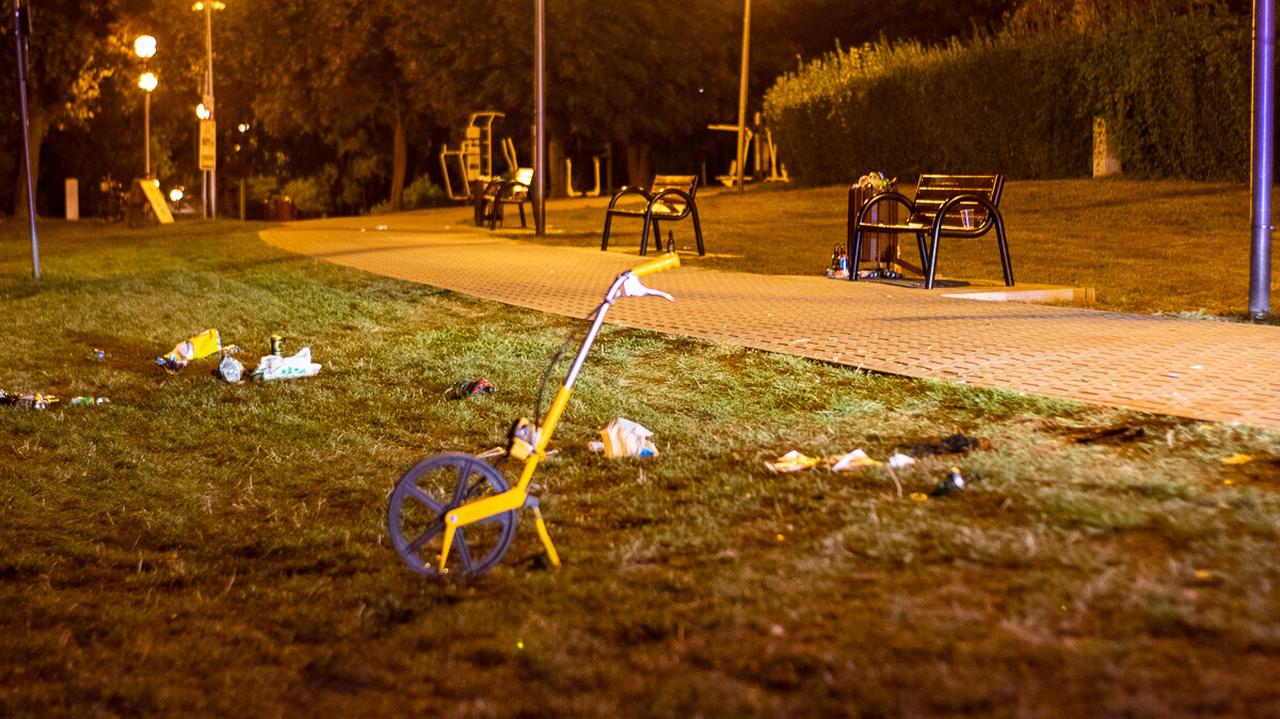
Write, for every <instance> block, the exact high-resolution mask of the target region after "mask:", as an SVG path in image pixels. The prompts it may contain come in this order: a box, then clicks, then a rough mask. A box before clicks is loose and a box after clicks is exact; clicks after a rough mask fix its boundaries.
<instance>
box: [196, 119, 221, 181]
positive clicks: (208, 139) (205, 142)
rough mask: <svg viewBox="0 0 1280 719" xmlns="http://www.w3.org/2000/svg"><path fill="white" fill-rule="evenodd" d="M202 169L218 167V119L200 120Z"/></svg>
mask: <svg viewBox="0 0 1280 719" xmlns="http://www.w3.org/2000/svg"><path fill="white" fill-rule="evenodd" d="M200 169H201V170H216V169H218V121H217V120H201V121H200Z"/></svg>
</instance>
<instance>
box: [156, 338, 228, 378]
mask: <svg viewBox="0 0 1280 719" xmlns="http://www.w3.org/2000/svg"><path fill="white" fill-rule="evenodd" d="M221 349H222V338H221V337H220V336H218V330H216V329H207V330H205V331H204V332H201V333H200V334H197V335H192V336H191V337H188V338H187V339H185V340H183V341H182V342H179V343H178V344H177V345H175V346H174V348H173V349H171V350H169V352H168V354H163V355H160V356H159V357H157V358H156V364H158V365H160V366H161V367H164V368H165V370H167V371H169V372H177V371H178V370H180V369H182V368H183V367H186V366H187V364H188V363H190V362H191V361H192V360H198V359H203V358H205V357H208V356H209V355H211V354H216V353H217V352H219V351H220V350H221Z"/></svg>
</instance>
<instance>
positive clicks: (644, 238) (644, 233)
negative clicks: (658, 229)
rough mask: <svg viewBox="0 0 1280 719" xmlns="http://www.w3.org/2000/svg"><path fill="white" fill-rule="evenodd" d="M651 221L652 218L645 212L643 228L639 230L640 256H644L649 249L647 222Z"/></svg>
mask: <svg viewBox="0 0 1280 719" xmlns="http://www.w3.org/2000/svg"><path fill="white" fill-rule="evenodd" d="M652 221H653V218H652V217H651V216H650V215H649V213H647V212H646V213H645V215H644V229H643V230H640V256H641V257H644V256H645V254H646V253H648V251H649V224H650V223H651V222H652Z"/></svg>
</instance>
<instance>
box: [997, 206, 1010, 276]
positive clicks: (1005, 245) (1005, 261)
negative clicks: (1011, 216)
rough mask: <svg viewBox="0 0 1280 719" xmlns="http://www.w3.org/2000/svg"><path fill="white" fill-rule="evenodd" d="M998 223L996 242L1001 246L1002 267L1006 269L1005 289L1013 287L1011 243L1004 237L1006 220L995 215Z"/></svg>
mask: <svg viewBox="0 0 1280 719" xmlns="http://www.w3.org/2000/svg"><path fill="white" fill-rule="evenodd" d="M994 219H995V222H996V242H997V243H998V244H999V245H1000V266H1001V268H1003V269H1004V285H1005V287H1013V263H1011V262H1010V261H1009V241H1008V240H1007V239H1006V238H1005V236H1004V220H1002V219H1001V218H1000V215H998V214H997V215H994Z"/></svg>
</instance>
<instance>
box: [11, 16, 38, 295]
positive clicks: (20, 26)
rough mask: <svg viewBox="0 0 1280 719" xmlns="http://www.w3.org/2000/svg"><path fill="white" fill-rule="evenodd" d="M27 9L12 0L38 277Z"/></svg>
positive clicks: (35, 274)
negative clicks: (28, 103)
mask: <svg viewBox="0 0 1280 719" xmlns="http://www.w3.org/2000/svg"><path fill="white" fill-rule="evenodd" d="M27 22H28V18H27V9H26V8H25V7H23V6H22V2H21V0H13V37H14V41H15V42H16V43H17V46H18V96H19V98H20V102H21V104H22V153H23V157H24V158H25V159H26V162H27V217H28V218H29V219H30V220H31V274H32V276H33V277H35V278H36V279H37V280H38V279H40V240H39V239H38V238H37V237H36V188H35V179H34V178H33V177H32V176H31V121H30V120H29V119H28V115H27V35H29V34H30V32H31V27H30V25H28V24H27Z"/></svg>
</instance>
